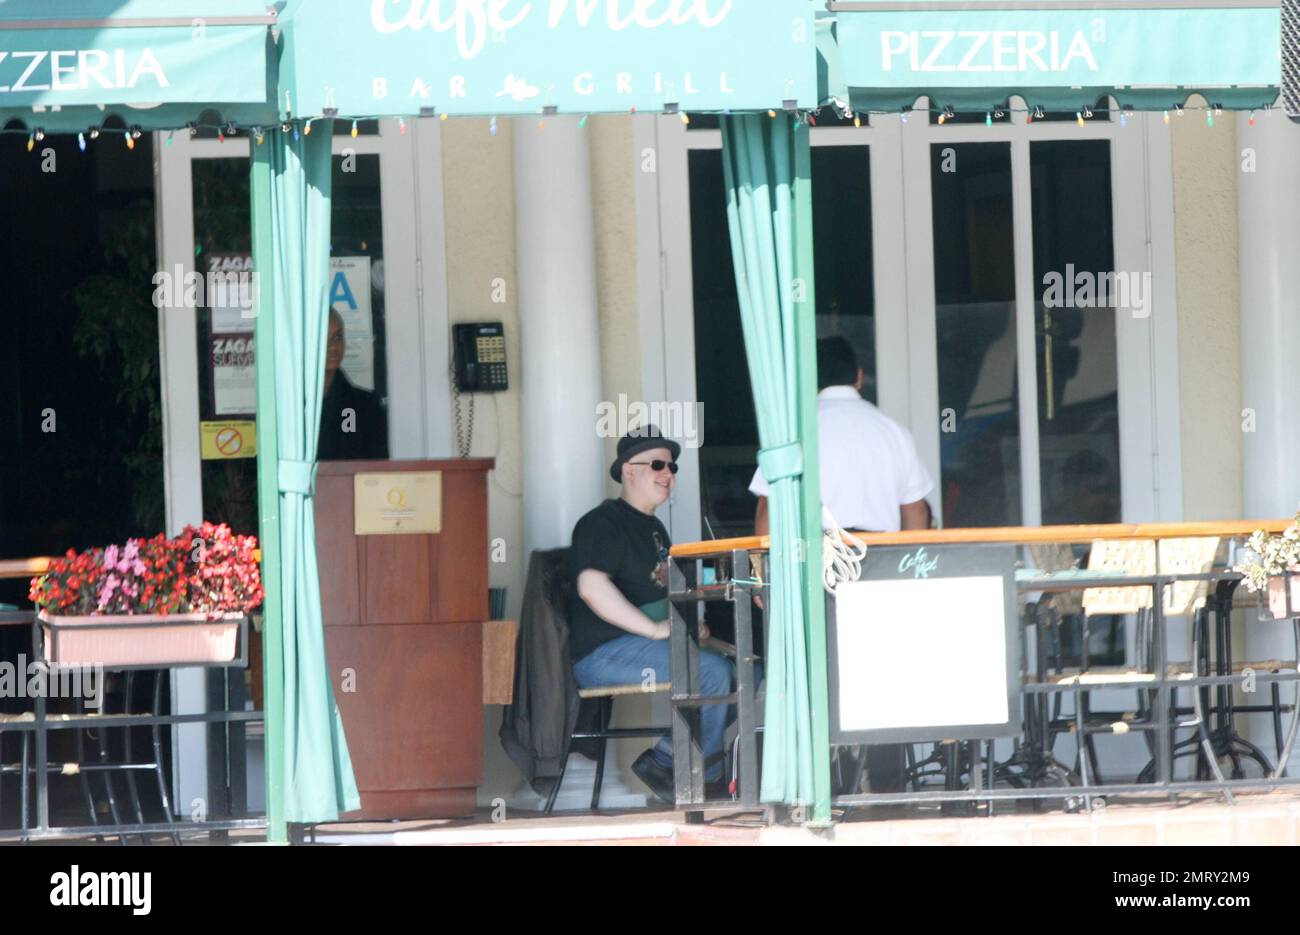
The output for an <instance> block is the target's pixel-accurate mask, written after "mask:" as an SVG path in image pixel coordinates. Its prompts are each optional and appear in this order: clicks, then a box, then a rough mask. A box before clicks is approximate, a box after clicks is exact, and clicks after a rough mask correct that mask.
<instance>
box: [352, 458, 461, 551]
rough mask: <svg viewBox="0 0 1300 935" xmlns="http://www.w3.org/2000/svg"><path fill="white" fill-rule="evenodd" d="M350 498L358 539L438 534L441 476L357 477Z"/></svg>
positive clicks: (405, 473)
mask: <svg viewBox="0 0 1300 935" xmlns="http://www.w3.org/2000/svg"><path fill="white" fill-rule="evenodd" d="M354 480H355V484H356V486H355V488H354V495H353V512H354V516H355V524H356V528H355V532H356V534H357V535H358V536H384V535H390V536H391V535H403V534H406V535H409V534H416V533H419V534H426V535H427V534H429V533H438V532H442V473H441V472H440V471H400V472H393V473H384V474H378V473H376V474H357V475H356V477H355V479H354Z"/></svg>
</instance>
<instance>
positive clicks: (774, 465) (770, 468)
mask: <svg viewBox="0 0 1300 935" xmlns="http://www.w3.org/2000/svg"><path fill="white" fill-rule="evenodd" d="M758 466H759V468H761V469H762V471H763V479H764V480H765V481H767V482H768V483H769V484H774V483H776V482H777V481H779V480H784V479H785V478H787V477H798V476H800V475H801V474H803V447H802V446H801V445H800V444H799V443H798V442H791V443H790V444H788V445H777V446H776V447H775V448H763V449H760V450H759V452H758Z"/></svg>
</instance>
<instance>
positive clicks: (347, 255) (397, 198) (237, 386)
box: [155, 121, 448, 807]
mask: <svg viewBox="0 0 1300 935" xmlns="http://www.w3.org/2000/svg"><path fill="white" fill-rule="evenodd" d="M408 130H409V128H402V127H401V126H400V125H399V124H398V122H397V121H391V122H390V121H384V122H382V123H380V122H374V121H371V122H364V121H363V122H362V123H361V124H360V125H359V126H358V128H357V135H356V136H353V135H352V124H351V123H350V122H349V123H343V122H338V123H337V124H336V126H335V130H334V146H333V148H334V161H333V162H334V173H333V204H332V216H331V250H330V253H331V286H330V308H329V309H328V310H327V309H322V310H321V313H322V314H323V315H325V314H328V315H330V317H331V326H332V329H333V331H335V332H337V334H335V335H334V341H333V344H332V346H331V347H330V349H329V359H328V360H327V375H328V376H331V377H333V381H332V383H333V385H334V387H335V389H336V390H340V389H346V391H347V392H346V400H344V402H345V403H346V408H345V407H344V405H343V404H341V405H340V407H339V408H340V411H339V412H338V413H330V412H327V413H325V415H324V416H323V418H322V439H323V441H322V445H323V447H322V457H335V458H340V457H345V458H360V457H374V458H386V457H390V456H392V457H421V456H425V455H426V454H427V453H428V447H429V432H428V426H429V425H430V424H432V423H433V422H434V421H435V420H434V419H432V418H431V417H430V414H429V412H428V410H427V406H428V404H429V403H428V400H429V398H430V397H433V398H434V399H436V398H437V394H436V393H432V394H426V392H425V387H424V381H423V375H424V372H425V356H426V354H427V353H428V352H429V349H430V348H431V347H433V348H436V346H437V342H436V341H435V340H429V341H426V332H434V331H437V332H440V331H441V330H442V329H441V328H432V327H429V328H426V326H425V324H424V322H423V321H422V312H423V309H422V290H421V289H420V285H421V280H420V269H419V264H418V262H417V251H418V248H419V237H418V235H417V231H418V230H419V229H420V220H421V218H422V217H424V216H425V212H426V209H427V208H428V207H429V206H428V205H427V204H424V205H422V204H421V200H420V199H419V198H418V197H417V196H416V185H415V179H414V175H415V166H416V164H417V158H418V157H417V142H416V141H417V137H419V138H420V139H421V142H422V143H423V145H424V147H425V148H426V150H427V149H428V148H429V147H434V146H437V145H440V138H439V136H438V133H437V129H436V127H435V128H433V129H432V130H424V131H421V133H410V132H408ZM314 132H318V133H319V132H328V131H326V130H325V128H324V127H323V126H321V125H319V124H318V125H317V126H316V127H315V130H314ZM224 136H225V138H224V140H223V139H218V138H216V134H215V133H213V134H210V135H204V134H202V133H200V134H196V135H194V136H193V137H191V135H190V134H189V133H187V132H178V133H175V134H170V135H159V138H158V140H157V149H156V152H158V154H159V158H158V160H157V164H156V170H155V171H156V175H157V178H156V184H157V187H158V191H159V197H158V204H159V210H158V229H159V266H158V269H159V271H160V272H161V273H162V274H164V277H165V279H164V281H165V282H174V283H195V288H193V289H192V290H191V291H189V292H186V290H185V289H184V288H181V289H179V290H175V291H173V295H174V297H175V298H176V300H177V301H176V302H175V303H174V305H173V306H169V307H168V308H166V309H164V310H163V312H162V326H161V340H160V346H161V361H162V364H161V368H162V380H163V398H164V402H163V421H164V432H163V434H164V439H165V446H164V447H165V458H164V462H165V479H166V506H167V527H168V530H169V531H170V532H173V533H175V532H177V531H179V529H180V528H181V527H183V526H184V525H186V524H187V523H193V524H197V523H199V522H200V521H202V520H210V521H212V522H218V523H220V522H225V523H228V524H229V525H230V526H231V527H232V529H234V530H235V531H236V532H239V533H256V532H257V517H258V505H257V483H256V460H255V458H254V457H252V455H253V454H254V452H255V450H256V448H255V446H256V419H257V417H256V411H255V410H256V406H255V366H256V348H255V347H254V345H253V320H254V315H255V312H256V310H255V308H254V307H253V303H252V298H253V296H254V295H255V291H254V289H253V287H252V279H251V275H252V274H253V273H254V272H255V271H254V270H253V269H252V263H251V233H252V231H251V206H250V198H249V169H250V165H249V162H250V154H251V147H252V146H253V145H256V144H255V143H253V141H252V140H250V139H249V138H248V137H247V136H244V135H242V134H239V133H233V132H232V133H227V134H225V135H224ZM428 158H429V159H430V160H431V161H432V160H435V157H434V156H433V155H430V156H428ZM439 177H440V174H439ZM426 192H427V193H428V197H430V198H432V197H433V195H434V194H436V193H440V190H439V189H438V188H437V187H436V186H435V190H434V192H429V189H427V188H426ZM435 207H436V208H437V210H438V211H439V212H440V210H441V205H440V203H439V204H437V205H436V206H435ZM438 219H439V220H440V214H439V215H438ZM433 268H434V269H437V270H440V269H441V268H442V264H441V262H440V261H439V262H438V263H436V264H433ZM198 283H201V284H202V285H201V287H200V286H198V285H197V284H198ZM439 308H441V309H442V310H443V321H444V322H445V304H443V305H440V306H439ZM444 347H445V344H444ZM436 372H439V373H440V372H441V369H439V370H437V371H436ZM334 395H338V394H337V393H335V394H334ZM330 398H332V396H331V395H330V394H329V393H328V392H327V401H328V400H329V399H330ZM340 398H342V397H340ZM444 398H445V395H444ZM363 402H364V403H365V405H363ZM370 403H373V405H370ZM436 421H440V422H441V423H442V424H444V425H445V424H446V422H447V421H448V419H447V416H446V414H445V412H444V414H442V415H441V418H440V419H439V420H436ZM362 422H364V423H365V424H362ZM254 643H256V640H254ZM256 648H257V647H256V645H253V646H250V656H251V657H252V658H254V659H255V658H256ZM250 676H251V677H250V686H249V687H250V690H251V692H252V695H253V697H254V699H255V700H256V699H257V698H258V696H259V695H260V689H261V684H260V683H261V676H260V672H258V671H253V672H251V673H250ZM173 681H174V685H173V698H174V699H175V709H176V711H177V713H186V712H190V711H199V710H203V709H204V707H205V705H206V701H207V699H206V685H205V679H204V673H203V672H202V671H201V670H181V671H179V672H177V673H176V674H175V676H174V679H173ZM174 767H175V773H174V775H175V776H176V777H177V786H178V788H177V800H178V801H179V802H180V803H181V804H182V806H183V807H188V806H189V803H191V802H193V801H196V800H204V801H206V796H207V772H206V745H205V737H204V734H203V729H202V728H198V727H181V728H179V729H178V731H177V741H176V744H175V763H174ZM249 789H250V792H252V793H253V794H254V795H256V794H257V792H258V789H259V786H258V784H257V783H256V782H254V783H250V785H249ZM250 804H252V805H254V806H255V805H256V802H255V801H253V802H250Z"/></svg>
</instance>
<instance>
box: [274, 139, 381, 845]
mask: <svg viewBox="0 0 1300 935" xmlns="http://www.w3.org/2000/svg"><path fill="white" fill-rule="evenodd" d="M293 135H294V134H293V133H292V132H290V133H285V132H283V131H281V130H278V129H277V130H271V131H268V132H267V133H266V134H265V140H264V142H262V143H260V144H258V145H255V146H254V147H253V154H254V155H253V185H252V190H253V195H252V197H253V227H254V231H253V268H254V269H255V270H256V271H257V273H258V278H259V293H260V294H259V308H258V319H257V323H256V334H255V345H256V347H257V369H258V432H259V438H258V460H259V487H260V493H261V495H262V497H261V499H262V501H263V503H262V538H263V548H264V553H263V555H264V562H266V563H269V562H270V561H271V560H274V558H275V557H276V555H278V567H277V568H276V569H268V571H273V572H274V574H268V587H267V598H268V599H267V606H266V608H265V615H264V621H265V622H264V631H265V633H266V635H267V639H266V642H265V665H266V668H267V695H266V706H267V711H266V714H267V761H268V803H267V806H268V819H269V822H270V824H271V825H272V831H273V836H275V832H276V831H277V830H278V826H279V825H281V824H282V823H283V822H323V821H333V820H335V819H337V818H338V817H339V813H340V812H346V811H351V810H355V809H358V808H360V807H361V800H360V796H359V795H358V793H357V785H356V779H355V778H354V776H353V773H352V760H351V757H350V756H349V755H348V745H347V739H346V738H345V737H344V734H343V721H342V718H341V717H340V715H339V710H338V705H337V704H336V702H335V699H334V691H333V688H332V687H331V684H330V677H329V670H328V666H327V663H326V657H325V635H324V630H323V627H322V621H321V606H320V579H319V576H318V573H317V569H316V525H315V518H314V516H313V504H312V500H313V496H314V488H315V475H316V443H317V437H318V435H319V432H320V413H321V401H322V396H323V382H324V370H325V344H326V338H327V336H328V326H329V320H328V312H327V308H328V304H329V303H328V287H329V253H330V183H331V168H332V166H331V155H330V145H331V135H330V134H329V133H317V134H315V135H308V134H298V138H297V139H294V138H293ZM268 501H270V502H268ZM268 533H271V534H270V535H268ZM277 546H278V548H277ZM268 552H274V553H275V554H273V555H271V556H268V555H267V553H268ZM276 582H278V584H279V587H278V588H277V587H274V584H275V583H276Z"/></svg>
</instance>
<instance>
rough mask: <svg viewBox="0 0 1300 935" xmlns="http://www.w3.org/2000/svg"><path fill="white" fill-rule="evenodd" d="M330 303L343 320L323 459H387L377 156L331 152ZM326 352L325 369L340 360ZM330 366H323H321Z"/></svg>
mask: <svg viewBox="0 0 1300 935" xmlns="http://www.w3.org/2000/svg"><path fill="white" fill-rule="evenodd" d="M331 225H332V226H331V229H330V256H331V258H332V259H331V272H332V278H331V292H330V304H331V307H332V308H333V309H335V310H336V311H338V312H339V314H340V316H341V318H342V325H343V327H342V344H343V347H342V348H340V349H339V353H342V355H343V356H342V362H341V365H340V366H339V367H338V370H337V371H336V372H337V373H338V374H341V377H342V380H343V381H344V382H342V383H340V382H338V377H337V376H336V377H335V379H334V380H332V381H330V382H329V388H328V389H327V391H326V397H325V400H326V402H325V408H326V410H327V411H325V412H322V414H321V436H320V455H319V457H320V459H321V460H322V461H328V460H344V459H362V458H387V457H388V409H387V406H386V402H387V401H386V397H387V395H388V367H387V354H386V353H385V346H386V342H385V327H384V242H383V241H384V225H383V214H382V210H381V206H380V187H379V156H378V155H362V156H357V155H355V154H353V155H349V156H346V157H345V156H335V157H334V195H333V209H332V212H331ZM331 353H332V352H327V355H326V366H327V368H329V367H330V366H331V364H332V363H333V362H334V360H336V359H337V358H335V357H332V356H331ZM326 372H327V373H329V372H330V371H329V370H328V369H327V371H326Z"/></svg>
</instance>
